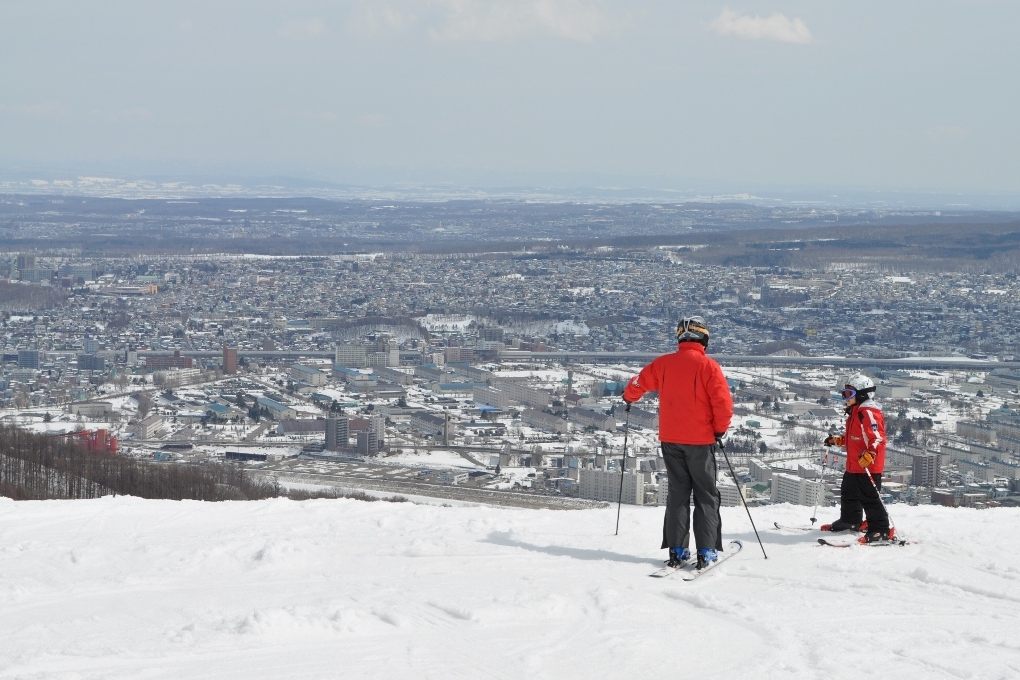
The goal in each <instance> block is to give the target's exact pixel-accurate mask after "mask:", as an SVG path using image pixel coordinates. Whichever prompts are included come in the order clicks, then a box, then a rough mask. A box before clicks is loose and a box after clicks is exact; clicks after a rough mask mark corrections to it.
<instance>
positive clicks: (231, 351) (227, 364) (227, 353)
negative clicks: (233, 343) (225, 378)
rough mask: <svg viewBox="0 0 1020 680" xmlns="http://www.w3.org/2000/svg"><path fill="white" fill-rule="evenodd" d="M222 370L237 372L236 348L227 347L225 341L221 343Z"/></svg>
mask: <svg viewBox="0 0 1020 680" xmlns="http://www.w3.org/2000/svg"><path fill="white" fill-rule="evenodd" d="M223 372H224V373H227V374H230V373H237V348H236V347H227V343H223Z"/></svg>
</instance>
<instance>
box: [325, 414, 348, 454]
mask: <svg viewBox="0 0 1020 680" xmlns="http://www.w3.org/2000/svg"><path fill="white" fill-rule="evenodd" d="M349 437H350V424H349V422H348V420H347V418H327V419H326V450H327V451H341V450H343V449H346V448H347V440H348V438H349Z"/></svg>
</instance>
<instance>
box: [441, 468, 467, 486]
mask: <svg viewBox="0 0 1020 680" xmlns="http://www.w3.org/2000/svg"><path fill="white" fill-rule="evenodd" d="M467 480H468V473H466V472H464V471H463V470H440V471H439V474H437V475H436V481H438V482H439V483H440V484H463V483H464V482H466V481H467Z"/></svg>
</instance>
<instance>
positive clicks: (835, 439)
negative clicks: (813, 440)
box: [822, 434, 843, 446]
mask: <svg viewBox="0 0 1020 680" xmlns="http://www.w3.org/2000/svg"><path fill="white" fill-rule="evenodd" d="M822 444H824V445H825V446H843V435H841V434H830V435H829V436H828V437H826V438H825V441H824V442H822Z"/></svg>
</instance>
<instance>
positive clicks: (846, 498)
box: [839, 472, 889, 533]
mask: <svg viewBox="0 0 1020 680" xmlns="http://www.w3.org/2000/svg"><path fill="white" fill-rule="evenodd" d="M871 477H872V479H874V480H875V484H874V486H872V484H871V480H869V479H868V475H867V473H860V472H844V473H843V481H842V483H841V484H840V485H839V489H840V503H839V518H840V519H841V520H842V521H844V522H849V523H850V524H853V525H857V524H860V523H861V515H862V514H863V515H864V518H865V519H867V520H868V533H871V532H872V531H883V532H884V531H889V515H888V514H887V513H886V511H885V508H884V507H882V501H881V499H880V498H879V497H878V491H876V490H875V487H876V486H877V487H878V488H879V489H881V488H882V473H878V474H876V473H874V472H873V473H871Z"/></svg>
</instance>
